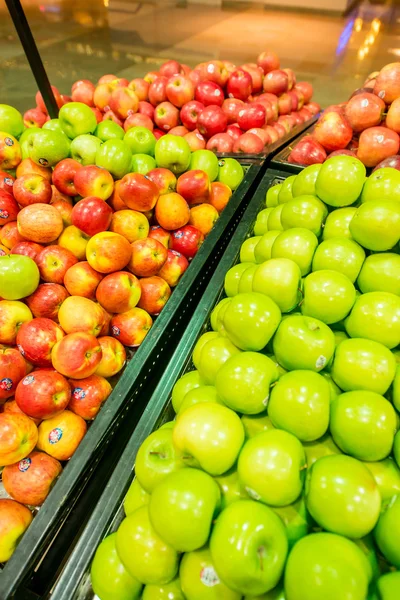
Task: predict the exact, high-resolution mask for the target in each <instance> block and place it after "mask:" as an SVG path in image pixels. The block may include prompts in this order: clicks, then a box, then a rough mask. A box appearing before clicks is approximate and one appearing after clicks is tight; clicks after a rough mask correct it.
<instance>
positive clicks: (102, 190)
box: [74, 165, 114, 200]
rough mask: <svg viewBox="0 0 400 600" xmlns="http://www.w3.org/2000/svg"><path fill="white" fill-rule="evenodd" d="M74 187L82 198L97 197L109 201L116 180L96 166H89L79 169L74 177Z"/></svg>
mask: <svg viewBox="0 0 400 600" xmlns="http://www.w3.org/2000/svg"><path fill="white" fill-rule="evenodd" d="M74 185H75V188H76V191H77V192H78V194H79V195H80V196H82V197H83V198H85V197H86V196H97V197H98V198H101V199H102V200H107V198H109V197H110V196H111V194H112V192H113V189H114V180H113V178H112V175H111V174H110V173H109V172H108V171H107V170H106V169H102V168H100V167H96V166H95V165H88V166H86V167H82V169H78V170H77V171H76V173H75V177H74Z"/></svg>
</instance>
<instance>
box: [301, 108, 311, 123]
mask: <svg viewBox="0 0 400 600" xmlns="http://www.w3.org/2000/svg"><path fill="white" fill-rule="evenodd" d="M299 114H300V115H301V116H302V117H303V120H304V123H305V122H306V121H309V120H310V119H312V118H313V114H312V112H310V111H309V109H308V108H306V107H305V106H303V108H302V109H301V110H299Z"/></svg>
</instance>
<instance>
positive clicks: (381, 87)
mask: <svg viewBox="0 0 400 600" xmlns="http://www.w3.org/2000/svg"><path fill="white" fill-rule="evenodd" d="M399 74H400V63H398V62H395V63H390V64H388V65H385V66H384V67H383V68H382V69H381V70H380V71H379V73H377V76H376V81H375V85H374V94H376V95H377V96H379V98H382V99H383V100H384V101H385V103H386V104H391V103H392V102H394V100H396V98H398V97H399V96H400V84H399Z"/></svg>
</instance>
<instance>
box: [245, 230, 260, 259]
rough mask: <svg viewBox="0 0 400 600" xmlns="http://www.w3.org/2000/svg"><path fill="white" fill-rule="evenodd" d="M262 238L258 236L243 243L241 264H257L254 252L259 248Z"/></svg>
mask: <svg viewBox="0 0 400 600" xmlns="http://www.w3.org/2000/svg"><path fill="white" fill-rule="evenodd" d="M261 238H262V236H261V235H256V236H253V237H250V238H248V239H247V240H245V241H244V242H243V244H242V245H241V246H240V262H241V263H243V262H248V263H249V262H250V263H255V262H256V258H255V256H254V250H255V247H256V246H257V244H258V242H259V241H260V240H261Z"/></svg>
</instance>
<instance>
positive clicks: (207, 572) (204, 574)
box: [200, 566, 220, 587]
mask: <svg viewBox="0 0 400 600" xmlns="http://www.w3.org/2000/svg"><path fill="white" fill-rule="evenodd" d="M200 581H201V583H203V584H204V585H205V586H207V587H214V585H218V584H219V582H220V581H219V577H218V575H217V574H216V572H215V569H214V567H211V566H209V567H204V569H202V570H201V571H200Z"/></svg>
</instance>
